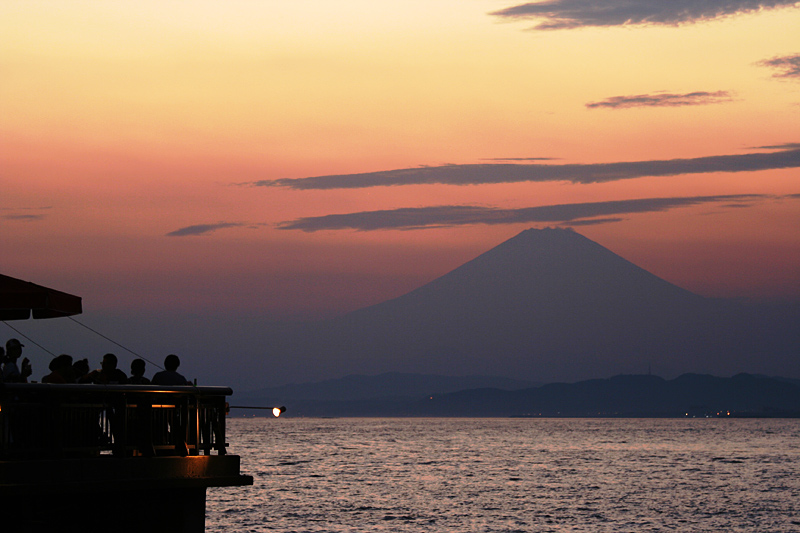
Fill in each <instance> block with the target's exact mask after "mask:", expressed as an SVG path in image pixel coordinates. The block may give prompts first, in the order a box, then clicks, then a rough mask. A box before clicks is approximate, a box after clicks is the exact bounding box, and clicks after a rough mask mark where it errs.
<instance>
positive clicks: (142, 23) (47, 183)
mask: <svg viewBox="0 0 800 533" xmlns="http://www.w3.org/2000/svg"><path fill="white" fill-rule="evenodd" d="M798 28H800V5H798V4H795V3H794V2H791V1H781V0H765V1H762V2H759V1H758V0H756V1H750V0H733V1H730V0H727V1H725V2H723V1H721V0H712V1H704V2H699V1H692V0H681V1H674V2H662V1H658V0H625V1H622V0H606V1H602V2H600V1H590V0H551V1H549V2H546V3H530V4H524V3H519V2H514V1H513V0H512V1H507V0H426V1H424V2H420V1H417V0H403V1H394V0H385V1H381V2H375V1H366V0H351V1H347V2H332V1H330V0H297V1H293V2H276V1H255V0H253V1H238V0H232V1H229V2H209V1H192V2H186V1H167V2H164V1H158V2H156V1H145V0H143V1H137V2H127V1H124V2H123V1H105V2H95V1H91V2H90V1H71V2H36V1H28V0H26V1H15V0H6V1H4V2H2V3H1V4H0V35H2V38H0V116H2V120H0V184H2V186H1V187H0V243H2V256H1V257H2V260H1V261H0V266H1V267H2V270H0V271H2V272H3V273H4V274H6V275H10V276H15V277H20V278H23V279H26V280H30V281H34V282H37V283H41V284H44V285H50V286H54V287H57V288H59V289H61V290H64V291H67V292H72V293H75V294H79V295H81V296H82V297H83V299H84V308H85V315H84V317H85V321H86V322H87V323H95V324H103V325H104V326H107V325H108V321H107V317H110V316H123V315H125V313H140V314H146V313H147V312H150V311H152V312H154V313H156V312H157V313H158V314H159V316H162V317H163V316H172V317H175V320H177V321H186V320H189V319H188V318H187V317H195V316H201V317H205V319H208V317H214V316H226V317H232V316H241V317H245V318H246V319H247V320H251V321H252V322H248V323H253V324H257V322H258V320H261V319H263V320H269V321H281V320H296V319H309V318H318V317H327V316H332V315H335V314H340V313H343V312H347V311H351V310H354V309H357V308H360V307H363V306H366V305H370V304H374V303H378V302H381V301H383V300H386V299H388V298H392V297H396V296H399V295H401V294H404V293H406V292H408V291H409V290H412V289H414V288H416V287H418V286H420V285H422V284H424V283H426V282H428V281H430V280H432V279H435V278H436V277H438V276H440V275H442V274H445V273H446V272H448V271H450V270H452V269H453V268H455V267H457V266H459V265H461V264H462V263H464V262H465V261H467V260H469V259H471V258H473V257H475V256H476V255H478V254H480V253H482V252H484V251H486V250H488V249H490V248H492V247H494V246H496V245H498V244H499V243H501V242H503V241H505V240H507V239H508V238H510V237H512V236H514V235H516V234H517V233H519V232H520V231H522V230H524V229H526V228H530V227H536V228H541V227H547V226H573V227H574V228H575V229H576V230H577V231H579V232H580V233H582V234H583V235H585V236H587V237H588V238H590V239H592V240H595V241H597V242H598V243H600V244H602V245H603V246H605V247H607V248H609V249H611V250H612V251H614V252H615V253H618V254H619V255H621V256H623V257H625V258H626V259H628V260H630V261H632V262H634V263H636V264H638V265H639V266H642V267H643V268H646V269H647V270H649V271H651V272H653V273H654V274H656V275H658V276H660V277H662V278H664V279H666V280H668V281H670V282H673V283H675V284H677V285H680V286H681V287H684V288H686V289H689V290H691V291H694V292H697V293H699V294H702V295H705V296H715V297H744V298H758V299H799V298H800V184H799V183H798V178H800V31H798ZM22 327H23V326H22V325H20V328H22ZM141 328H143V326H140V327H139V328H138V329H137V328H136V327H134V328H132V329H126V328H123V327H119V329H118V330H114V334H116V335H120V336H122V337H124V338H123V339H122V340H123V341H124V342H126V343H129V344H133V345H136V344H137V342H142V341H141V336H142V329H141ZM212 333H214V332H206V334H208V335H211V334H212ZM218 333H219V335H225V333H223V332H222V331H220V332H218ZM10 334H11V332H9V331H8V330H6V331H4V333H3V336H2V337H0V338H5V337H7V336H8V335H10ZM126 334H127V335H129V336H128V337H126ZM159 335H168V334H167V333H164V332H160V333H159ZM164 342H165V344H169V345H170V346H173V347H176V349H178V350H180V349H181V347H182V345H181V342H180V341H179V340H176V339H166V340H165V341H164ZM239 349H251V350H255V349H256V348H254V347H247V348H245V347H240V348H239ZM41 366H42V363H40V367H41Z"/></svg>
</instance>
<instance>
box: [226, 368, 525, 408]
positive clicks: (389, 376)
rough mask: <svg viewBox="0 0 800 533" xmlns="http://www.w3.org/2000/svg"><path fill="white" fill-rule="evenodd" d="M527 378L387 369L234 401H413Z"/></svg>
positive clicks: (509, 385) (510, 386)
mask: <svg viewBox="0 0 800 533" xmlns="http://www.w3.org/2000/svg"><path fill="white" fill-rule="evenodd" d="M535 385H536V384H535V383H532V382H530V381H522V380H515V379H510V378H504V377H497V376H440V375H423V374H409V373H401V372H387V373H385V374H379V375H376V376H365V375H358V374H351V375H349V376H344V377H342V378H337V379H328V380H323V381H320V382H316V383H298V384H289V385H282V386H279V387H266V388H263V389H259V390H252V391H245V392H242V393H240V394H239V395H238V396H237V402H245V403H248V402H249V403H250V404H255V405H273V404H277V403H281V404H283V403H287V402H292V401H298V400H299V401H306V400H314V401H352V400H357V401H370V400H376V399H382V400H386V399H392V400H401V401H414V400H417V399H419V398H422V397H425V396H428V395H430V394H446V393H449V392H456V391H460V390H465V389H476V388H496V389H499V390H517V389H524V388H530V387H533V386H535Z"/></svg>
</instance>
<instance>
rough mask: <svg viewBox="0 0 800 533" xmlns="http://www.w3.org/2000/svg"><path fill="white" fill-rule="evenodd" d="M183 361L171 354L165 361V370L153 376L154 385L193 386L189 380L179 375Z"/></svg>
mask: <svg viewBox="0 0 800 533" xmlns="http://www.w3.org/2000/svg"><path fill="white" fill-rule="evenodd" d="M179 366H181V360H180V359H179V358H178V356H177V355H175V354H169V355H168V356H167V357H166V358H165V359H164V369H165V370H162V371H161V372H156V374H155V375H154V376H153V380H152V383H153V385H167V386H170V385H191V383H190V382H189V380H188V379H186V378H185V377H183V375H181V374H179V373H178V367H179Z"/></svg>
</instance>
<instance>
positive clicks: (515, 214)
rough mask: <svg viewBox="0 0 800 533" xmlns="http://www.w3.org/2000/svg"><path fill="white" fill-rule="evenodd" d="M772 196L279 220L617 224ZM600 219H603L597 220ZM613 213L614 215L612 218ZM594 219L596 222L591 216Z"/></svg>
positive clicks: (313, 223)
mask: <svg viewBox="0 0 800 533" xmlns="http://www.w3.org/2000/svg"><path fill="white" fill-rule="evenodd" d="M766 198H772V197H771V196H765V195H758V194H746V195H725V196H692V197H678V198H642V199H636V200H617V201H609V202H590V203H576V204H560V205H545V206H538V207H524V208H518V209H501V208H497V207H484V206H475V205H441V206H431V207H406V208H400V209H390V210H382V211H362V212H358V213H347V214H337V215H325V216H319V217H305V218H299V219H296V220H292V221H287V222H282V223H280V224H278V228H279V229H284V230H301V231H305V232H314V231H320V230H343V229H351V230H358V231H374V230H385V229H400V230H411V229H426V228H438V227H450V226H463V225H470V224H492V225H493V224H519V223H532V222H547V223H572V224H574V225H577V224H583V225H586V224H600V223H608V222H618V221H619V220H620V218H618V217H614V215H626V214H633V213H651V212H655V211H666V210H669V209H674V208H678V207H688V206H693V205H700V204H720V203H725V204H726V205H728V206H730V205H739V204H744V205H747V204H748V203H751V202H755V201H758V200H764V199H766ZM595 217H604V218H602V219H596V218H595ZM609 217H613V218H609ZM592 219H594V220H592Z"/></svg>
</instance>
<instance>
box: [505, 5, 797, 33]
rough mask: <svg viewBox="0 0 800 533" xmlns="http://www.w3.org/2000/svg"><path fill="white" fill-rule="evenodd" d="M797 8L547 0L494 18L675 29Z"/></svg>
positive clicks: (549, 26) (551, 25)
mask: <svg viewBox="0 0 800 533" xmlns="http://www.w3.org/2000/svg"><path fill="white" fill-rule="evenodd" d="M795 5H796V2H795V0H602V1H598V0H549V1H547V0H545V1H542V2H528V3H524V4H518V5H515V6H511V7H508V8H506V9H501V10H499V11H495V12H493V13H491V15H494V16H496V17H499V18H502V19H506V20H534V21H539V23H538V24H536V25H535V26H533V27H532V28H531V29H532V30H563V29H574V28H584V27H591V26H595V27H598V26H599V27H608V26H640V25H668V26H675V25H679V24H687V23H693V22H698V21H704V20H711V19H716V18H720V17H725V16H729V15H736V14H740V13H750V12H755V11H759V10H763V9H775V8H781V7H793V6H795Z"/></svg>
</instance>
